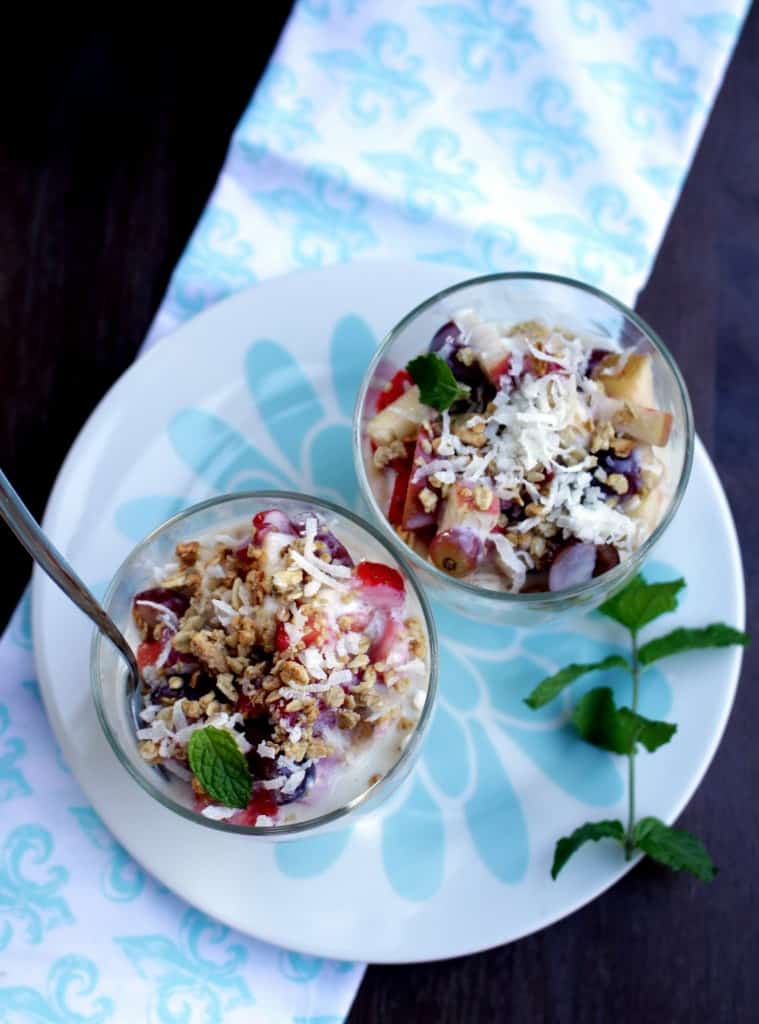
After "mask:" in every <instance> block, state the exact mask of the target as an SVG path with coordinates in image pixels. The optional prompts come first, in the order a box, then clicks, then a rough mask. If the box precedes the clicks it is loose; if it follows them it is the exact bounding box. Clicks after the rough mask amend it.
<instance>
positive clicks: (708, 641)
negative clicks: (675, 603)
mask: <svg viewBox="0 0 759 1024" xmlns="http://www.w3.org/2000/svg"><path fill="white" fill-rule="evenodd" d="M748 639H749V638H748V634H747V633H741V631H740V630H739V629H733V627H732V626H726V625H725V624H724V623H723V622H714V623H712V625H711V626H704V627H703V628H702V629H673V630H672V632H671V633H667V634H666V635H665V636H657V637H656V639H655V640H649V641H648V643H647V644H643V646H642V647H641V648H639V650H638V661H639V662H640V663H641V665H650V664H651V663H652V662H654V661H658V660H659V658H668V657H669V656H670V655H672V654H682V653H683V652H684V651H702V650H704V649H706V648H707V647H733V646H734V645H736V644H740V645H741V646H742V647H745V645H746V644H747V643H748Z"/></svg>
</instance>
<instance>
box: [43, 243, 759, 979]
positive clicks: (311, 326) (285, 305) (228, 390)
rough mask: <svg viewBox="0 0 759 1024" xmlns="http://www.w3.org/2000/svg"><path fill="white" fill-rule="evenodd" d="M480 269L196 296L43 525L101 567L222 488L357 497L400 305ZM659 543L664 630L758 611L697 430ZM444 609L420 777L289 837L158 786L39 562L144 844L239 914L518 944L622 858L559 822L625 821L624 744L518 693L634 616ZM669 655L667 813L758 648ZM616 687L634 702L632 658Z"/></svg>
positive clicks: (101, 801)
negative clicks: (366, 429) (363, 380)
mask: <svg viewBox="0 0 759 1024" xmlns="http://www.w3.org/2000/svg"><path fill="white" fill-rule="evenodd" d="M461 276H462V272H461V271H456V270H452V269H450V268H444V267H440V266H434V265H422V264H410V265H406V266H404V265H400V266H399V265H389V264H388V265H384V264H376V265H372V264H368V263H359V264H353V265H347V266H339V267H334V268H328V269H324V270H315V271H309V272H306V273H301V274H297V275H292V276H289V277H283V278H279V279H276V280H274V281H270V282H266V283H263V284H260V285H258V286H256V287H255V288H253V289H252V290H250V291H248V292H244V293H242V294H240V295H237V296H235V297H233V298H231V299H229V300H227V301H226V302H224V303H222V304H220V305H219V306H216V307H215V308H213V309H211V310H209V311H207V312H206V313H203V314H202V315H201V316H199V317H197V318H196V319H195V320H193V321H191V322H190V323H188V324H186V325H185V326H184V327H182V328H181V329H180V330H179V331H177V333H176V334H175V335H174V336H173V337H172V338H170V339H167V340H165V341H163V342H162V343H160V344H159V345H158V346H157V347H156V348H155V349H153V350H152V351H151V352H150V353H148V354H147V355H146V356H145V357H144V358H142V359H140V360H139V361H138V362H137V363H136V364H135V365H134V366H133V367H132V368H131V369H130V370H129V371H128V372H127V373H126V374H125V375H124V376H123V377H122V378H121V380H120V381H119V382H118V383H117V384H116V385H115V387H114V388H113V389H112V390H111V391H110V392H109V394H108V395H107V396H106V397H105V399H104V400H103V401H102V402H101V404H100V405H99V406H98V408H97V409H96V411H95V412H94V413H93V415H92V416H91V418H90V419H89V421H88V423H87V425H86V426H85V427H84V429H83V431H82V433H81V434H80V436H79V438H78V440H77V442H76V443H75V445H74V447H73V448H72V450H71V452H70V454H69V456H68V458H67V460H66V462H65V464H64V467H63V469H62V470H61V473H60V476H59V478H58V481H57V484H56V486H55V489H54V491H53V494H52V496H51V499H50V503H49V506H48V510H47V514H46V516H45V528H46V529H47V530H48V532H49V533H50V534H51V535H52V537H53V539H54V540H55V542H56V543H57V544H59V545H60V547H61V548H62V549H63V551H64V552H65V553H66V555H67V556H68V557H69V558H70V559H71V561H72V562H73V564H74V565H75V566H77V567H78V568H79V569H80V571H81V573H82V574H83V576H84V577H85V579H87V580H88V582H90V583H91V584H92V585H94V586H95V587H96V588H97V587H99V586H102V585H103V584H104V583H105V582H106V581H107V580H108V578H109V577H110V575H111V574H112V572H113V571H114V570H115V568H116V567H117V565H118V564H119V563H120V561H121V560H122V558H123V557H124V556H125V555H126V554H127V552H128V551H129V549H130V547H131V545H132V543H133V542H134V541H136V540H137V539H139V537H140V536H142V535H143V534H144V533H146V532H147V531H148V529H150V528H151V527H152V526H154V525H156V524H157V523H158V522H159V521H161V520H162V519H164V518H165V517H166V516H167V515H169V514H170V513H172V512H174V511H176V510H177V509H178V508H179V507H181V506H182V505H184V504H190V503H193V502H195V501H197V500H200V499H202V498H206V497H208V496H209V495H211V494H213V493H216V492H219V491H228V490H234V489H248V488H255V487H261V486H265V487H272V486H274V487H288V488H291V489H296V488H302V489H303V490H304V491H307V492H308V491H310V492H313V493H315V494H321V495H322V496H325V497H330V498H333V499H337V500H338V501H344V502H349V503H350V504H352V505H353V506H354V507H355V505H356V501H357V494H356V485H355V480H354V476H353V470H352V465H351V453H350V431H349V425H350V417H351V413H352V408H353V401H354V397H355V392H356V388H357V386H358V382H359V379H360V377H361V374H362V371H363V368H364V367H365V366H366V363H367V362H368V360H369V356H370V353H371V351H372V350H373V348H374V346H375V344H376V342H377V341H378V340H379V338H380V337H381V336H382V335H383V334H384V333H385V331H386V330H387V329H388V328H389V327H390V326H391V325H392V324H393V323H394V322H395V321H396V320H398V319H399V317H400V316H401V315H402V314H404V313H405V312H406V311H407V310H409V309H410V308H411V307H412V306H414V305H415V304H416V303H417V302H419V301H420V300H422V299H423V298H425V297H427V296H428V295H430V294H432V293H433V292H435V291H437V290H438V289H439V288H441V287H444V286H446V285H449V284H451V283H453V282H454V281H456V280H457V279H459V278H460V277H461ZM422 341H423V340H422V339H420V343H421V342H422ZM657 558H658V559H659V561H658V562H656V563H649V566H648V569H647V571H648V572H649V574H650V575H651V576H653V577H657V578H664V577H671V576H674V575H676V574H677V575H679V574H682V575H684V576H685V577H686V579H687V581H688V588H687V590H686V591H685V596H684V598H683V600H682V601H681V606H680V609H679V610H678V612H677V613H676V614H675V615H672V616H670V618H669V621H668V623H667V625H668V626H672V625H675V624H678V623H688V624H693V625H696V624H706V623H707V622H711V621H715V620H725V621H727V622H730V623H732V624H734V625H736V626H742V625H743V620H744V599H743V580H742V572H741V562H740V555H739V551H738V546H737V541H736V536H735V530H734V527H733V523H732V520H731V517H730V512H729V510H728V506H727V503H726V501H725V497H724V494H723V492H722V489H721V487H720V484H719V481H718V479H717V477H716V475H715V473H714V470H713V468H712V465H711V463H710V462H709V459H708V457H707V455H706V453H705V452H704V449H703V448H702V447H701V446H700V445H699V446H698V447H697V450H696V460H695V465H694V470H693V477H692V480H691V484H690V487H689V489H688V492H687V495H686V497H685V500H684V502H683V505H682V507H681V509H680V512H679V513H678V515H677V518H676V521H675V523H674V524H673V526H672V527H671V528H670V530H669V531H668V533H667V535H666V537H665V538H664V539H663V540H662V543H661V545H660V547H659V548H658V551H657ZM436 614H437V620H438V626H439V630H440V635H441V648H442V672H441V683H442V687H441V689H442V692H441V700H440V703H439V706H438V708H437V711H436V716H435V720H434V722H433V726H432V729H431V731H430V735H429V737H428V739H427V741H426V743H425V750H424V752H423V755H422V758H421V762H420V765H419V767H418V769H417V770H416V772H415V774H414V776H413V778H412V780H411V781H410V783H409V784H408V785H407V786H406V787H405V788H404V789H403V790H402V791H401V792H399V793H398V794H397V795H396V796H394V797H393V798H392V799H391V801H390V802H389V803H388V804H387V805H386V806H385V807H384V808H383V809H382V811H381V812H378V813H377V814H375V815H374V816H370V817H369V818H368V819H366V820H363V821H361V822H360V823H358V824H357V825H356V826H355V827H352V828H346V829H343V830H342V831H340V832H336V833H332V834H328V835H327V836H324V837H317V838H316V839H310V840H309V839H306V840H300V841H298V842H292V843H288V844H276V845H275V844H271V843H269V842H265V841H264V842H259V841H256V840H251V839H250V838H248V837H239V838H238V837H230V836H227V835H223V834H219V833H218V832H213V831H211V830H207V829H203V828H202V827H199V826H196V825H193V824H192V823H190V822H187V821H184V820H182V819H180V818H178V817H174V816H173V815H172V814H171V813H170V812H169V811H167V810H165V809H163V808H162V807H160V806H157V805H155V804H154V803H152V802H151V800H150V798H149V797H148V796H147V795H146V794H145V793H144V792H143V791H142V790H141V789H140V788H139V787H138V786H137V784H136V783H135V782H134V781H133V780H132V779H131V778H130V777H129V776H128V775H127V773H126V771H125V770H124V769H123V768H122V767H121V765H120V764H119V763H118V761H117V759H116V758H115V756H114V755H113V753H112V752H111V750H110V748H109V747H108V745H107V743H106V741H105V739H104V737H103V735H102V733H101V731H100V727H99V725H98V723H97V720H96V718H95V712H94V708H93V704H92V699H91V697H90V689H89V670H88V653H89V642H90V627H89V625H88V623H87V622H86V620H85V619H84V618H83V617H82V616H81V615H80V614H79V613H78V612H77V611H76V610H75V609H74V608H73V606H72V605H70V604H69V603H68V602H67V601H66V599H65V598H64V597H63V596H62V595H61V594H60V593H59V592H58V591H57V590H56V589H55V587H54V586H53V585H52V584H51V583H50V582H48V580H47V579H46V578H44V577H43V576H42V575H41V574H39V573H37V574H36V575H35V579H34V588H33V616H34V619H33V621H34V637H35V651H36V656H37V663H38V669H39V676H40V682H41V686H42V691H43V694H44V698H45V703H46V706H47V709H48V713H49V715H50V718H51V721H52V724H53V728H54V729H55V732H56V734H57V736H58V739H59V740H60V742H61V745H62V747H63V751H64V754H65V756H66V758H67V760H68V762H69V764H70V766H71V768H72V770H73V772H74V773H75V775H76V776H77V778H78V779H79V781H80V783H81V784H82V787H83V788H84V790H85V792H86V793H87V796H88V797H89V799H90V800H91V801H92V803H93V805H94V806H95V808H96V810H97V811H98V813H99V814H100V815H101V816H102V817H103V819H104V820H105V822H106V824H107V825H108V826H109V828H110V829H111V830H112V831H113V832H114V834H115V835H116V836H117V837H118V839H119V840H120V841H121V842H122V843H123V844H124V846H125V847H126V848H127V849H128V850H129V852H130V853H131V854H132V855H133V856H134V857H135V858H136V859H137V860H138V861H140V862H141V863H142V864H143V865H144V866H145V867H146V868H147V869H148V870H149V871H151V872H153V873H154V874H155V875H157V876H158V878H159V879H160V880H161V881H162V882H164V883H165V884H166V885H167V886H169V887H170V888H171V889H173V890H174V891H175V892H177V893H178V894H179V895H181V896H183V897H184V898H185V899H187V900H188V901H189V902H190V903H192V904H194V905H195V906H197V907H199V908H201V909H202V910H204V911H206V912H208V913H209V914H212V915H214V916H216V917H218V918H220V919H222V920H223V921H225V922H227V923H228V924H230V925H233V926H234V927H236V928H239V929H240V930H242V931H244V932H247V933H250V934H251V935H254V936H256V937H258V938H261V939H266V940H270V941H272V942H276V943H279V944H281V945H285V946H288V947H290V948H293V949H297V950H301V951H303V952H307V953H311V954H315V955H321V956H334V957H339V958H344V959H364V960H371V961H375V962H377V961H385V962H400V961H413V960H429V959H437V958H441V957H450V956H458V955H460V954H464V953H469V952H473V951H476V950H481V949H486V948H488V947H490V946H495V945H499V944H501V943H504V942H508V941H510V940H513V939H516V938H518V937H520V936H522V935H525V934H527V933H528V932H531V931H534V930H535V929H538V928H542V927H544V926H545V925H547V924H550V923H551V922H553V921H556V920H558V919H559V918H561V917H564V916H565V915H566V914H569V913H571V911H573V910H575V909H576V908H577V907H579V906H581V905H582V904H584V903H586V902H587V901H588V900H590V899H592V898H593V897H594V896H597V895H598V894H599V893H600V892H602V891H603V890H604V889H605V888H607V887H608V886H609V885H611V884H612V883H613V882H615V881H616V880H617V879H618V878H620V877H621V875H622V874H623V873H624V871H625V870H626V866H625V864H624V863H623V861H622V860H621V858H620V854H619V850H618V848H616V846H613V845H611V844H608V843H607V844H603V843H601V844H590V845H589V846H588V847H587V848H585V849H583V851H582V852H581V853H579V854H578V855H577V856H576V857H575V858H574V859H573V861H571V862H570V864H569V865H568V866H567V868H566V869H565V870H564V872H563V873H562V875H561V876H560V878H559V880H558V881H557V882H552V881H551V879H550V877H549V868H550V864H551V857H552V853H553V846H554V842H555V840H556V838H557V837H558V836H561V835H563V834H566V833H567V832H570V831H571V830H572V829H574V828H575V827H576V826H577V825H578V824H580V823H581V822H583V821H585V820H586V819H597V818H609V817H624V813H625V807H624V799H623V798H624V783H623V767H624V765H623V762H622V761H621V759H618V758H615V757H613V756H612V755H609V754H606V753H604V752H602V751H599V750H596V749H594V748H591V747H589V746H587V745H584V744H582V743H580V742H579V741H578V740H577V739H576V738H575V736H574V734H573V732H572V730H571V728H570V727H568V726H567V724H566V720H567V715H568V709H569V700H568V698H567V699H565V700H564V701H559V702H556V705H555V706H554V705H550V706H549V707H547V708H545V709H543V710H542V711H541V712H540V713H534V712H530V711H528V709H527V708H526V707H525V706H524V704H523V703H522V698H523V697H524V696H525V694H526V693H527V692H528V691H529V690H530V688H531V687H532V685H533V684H534V682H536V681H537V679H539V678H540V677H541V676H542V675H544V674H546V672H548V671H552V670H554V669H555V667H556V666H558V665H561V664H563V663H565V662H568V661H570V660H573V661H581V660H586V659H587V660H595V659H596V658H597V657H599V656H600V654H601V653H602V652H608V651H610V650H614V649H615V645H617V644H619V643H621V642H623V636H622V634H621V632H620V631H618V630H617V627H616V626H614V624H612V623H609V622H608V621H606V620H603V619H602V618H600V617H599V616H597V615H591V616H589V617H587V618H585V619H581V620H579V622H577V623H576V624H574V625H573V626H572V627H570V628H569V629H568V628H567V627H563V628H559V629H556V630H554V631H550V630H541V631H540V632H524V631H517V630H513V629H506V628H504V629H500V630H499V629H496V628H493V627H492V626H489V627H485V626H482V625H478V624H477V623H474V622H470V621H468V620H465V619H462V618H460V617H458V616H455V615H454V614H452V613H451V612H447V611H445V610H443V609H437V610H436ZM662 665H663V667H662V668H661V669H658V668H651V669H649V670H648V671H647V673H646V675H645V677H644V681H643V686H642V705H641V710H642V712H643V713H645V714H649V715H653V716H655V717H665V716H666V717H668V718H670V719H671V720H673V721H676V722H677V723H678V725H679V731H678V733H677V736H676V738H675V740H674V741H673V742H672V743H671V744H670V745H669V746H667V747H665V748H663V749H662V750H660V751H659V752H657V753H656V754H655V755H646V754H642V755H641V756H640V758H639V769H638V775H639V781H638V808H639V812H640V814H641V815H643V814H655V815H658V816H659V817H661V818H663V819H665V820H667V821H673V820H674V819H675V818H676V817H677V815H678V814H679V813H680V811H681V810H682V808H683V807H684V806H685V804H686V803H687V801H688V799H689V798H690V796H691V795H692V793H693V791H694V790H695V788H696V786H697V785H698V783H699V781H700V780H701V778H702V777H703V774H704V772H705V771H706V769H707V767H708V765H709V762H710V760H711V758H712V756H713V754H714V752H715V749H716V747H717V743H718V742H719V739H720V737H721V735H722V732H723V730H724V727H725V723H726V720H727V716H728V713H729V710H730V707H731V704H732V701H733V697H734V693H735V688H736V685H737V681H738V672H739V668H740V654H739V653H738V652H737V651H735V650H725V651H714V652H707V653H705V654H701V655H698V656H695V655H694V656H689V655H684V656H681V657H680V658H677V659H672V660H670V661H669V662H664V663H662ZM609 682H610V685H614V687H615V688H616V689H617V691H618V694H619V698H620V700H623V701H624V700H629V693H628V691H627V687H628V686H629V683H628V681H627V680H626V679H625V678H624V677H623V676H619V677H613V676H610V677H609ZM585 685H586V686H589V685H598V680H597V679H593V678H592V677H591V680H590V682H588V683H587V684H585ZM576 686H577V684H576ZM579 690H580V687H579V686H577V688H576V689H575V695H576V694H577V693H578V692H579Z"/></svg>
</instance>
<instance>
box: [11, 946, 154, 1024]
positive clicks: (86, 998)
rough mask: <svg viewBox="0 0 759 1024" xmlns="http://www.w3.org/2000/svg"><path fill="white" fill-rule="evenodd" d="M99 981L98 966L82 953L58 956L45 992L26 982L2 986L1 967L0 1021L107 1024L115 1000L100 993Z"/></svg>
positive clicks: (110, 1018)
mask: <svg viewBox="0 0 759 1024" xmlns="http://www.w3.org/2000/svg"><path fill="white" fill-rule="evenodd" d="M99 982H100V971H99V969H98V967H97V966H96V965H95V964H94V963H93V962H92V960H89V959H87V958H86V957H83V956H73V955H69V956H62V957H59V958H58V959H57V960H56V961H55V963H54V964H53V966H52V967H51V968H50V973H49V974H48V978H47V984H46V986H45V992H44V993H43V992H41V991H38V990H37V989H33V988H30V987H29V986H27V985H8V986H3V985H2V971H0V1024H106V1021H110V1020H112V1019H113V1013H114V1003H113V1000H112V999H110V998H108V997H107V996H104V995H98V994H97V991H96V990H97V989H98V987H99ZM135 1024H137V1022H135Z"/></svg>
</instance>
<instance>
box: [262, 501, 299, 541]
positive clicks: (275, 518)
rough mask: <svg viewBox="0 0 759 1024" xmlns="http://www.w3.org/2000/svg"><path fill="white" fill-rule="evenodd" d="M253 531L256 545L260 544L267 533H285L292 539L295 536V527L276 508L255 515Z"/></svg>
mask: <svg viewBox="0 0 759 1024" xmlns="http://www.w3.org/2000/svg"><path fill="white" fill-rule="evenodd" d="M253 529H254V530H255V531H256V533H255V541H256V544H260V543H261V541H262V540H263V539H264V537H265V536H266V535H267V534H268V533H286V534H290V535H291V536H293V537H294V536H295V535H296V530H295V527H294V526H293V524H292V523H291V522H290V520H289V519H288V518H287V516H286V515H285V514H284V512H281V511H280V510H279V509H278V508H270V509H267V510H266V511H265V512H258V513H256V515H254V516H253Z"/></svg>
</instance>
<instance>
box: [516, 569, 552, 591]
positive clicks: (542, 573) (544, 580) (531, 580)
mask: <svg viewBox="0 0 759 1024" xmlns="http://www.w3.org/2000/svg"><path fill="white" fill-rule="evenodd" d="M546 590H548V570H547V569H532V570H530V572H528V573H525V577H524V583H523V585H522V589H521V590H520V594H543V593H545V592H546Z"/></svg>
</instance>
